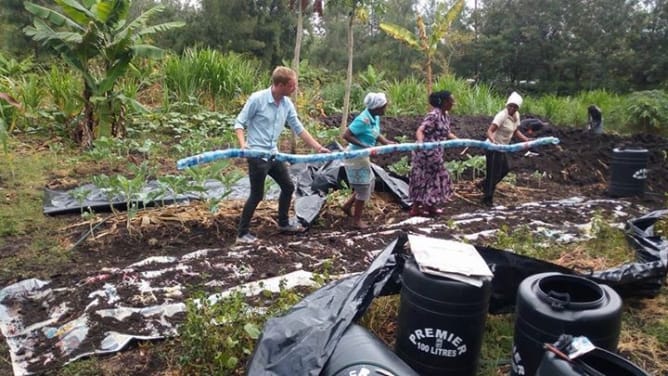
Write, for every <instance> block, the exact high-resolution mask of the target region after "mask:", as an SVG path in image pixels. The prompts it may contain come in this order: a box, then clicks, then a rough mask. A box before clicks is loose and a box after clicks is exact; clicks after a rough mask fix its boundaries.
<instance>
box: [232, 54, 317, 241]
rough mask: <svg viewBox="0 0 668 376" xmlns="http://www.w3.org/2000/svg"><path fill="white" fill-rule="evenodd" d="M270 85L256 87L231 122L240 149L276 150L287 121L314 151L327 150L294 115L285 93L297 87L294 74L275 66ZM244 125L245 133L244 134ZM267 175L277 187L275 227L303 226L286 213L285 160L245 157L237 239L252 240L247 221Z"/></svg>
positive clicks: (289, 191) (298, 228) (290, 184)
mask: <svg viewBox="0 0 668 376" xmlns="http://www.w3.org/2000/svg"><path fill="white" fill-rule="evenodd" d="M271 82H272V84H271V87H269V88H268V89H264V90H260V91H257V92H255V93H253V94H251V96H250V97H249V98H248V101H247V102H246V104H245V105H244V108H243V109H242V110H241V112H240V113H239V115H238V116H237V118H236V120H235V122H234V130H235V132H236V134H237V139H238V140H239V146H240V147H241V148H242V149H245V148H248V149H251V150H261V151H269V152H277V151H278V138H279V136H280V135H281V132H282V131H283V128H284V127H285V124H286V122H287V124H288V126H289V127H290V129H291V130H292V131H293V132H294V133H295V134H296V135H298V136H299V137H300V138H301V139H302V140H304V142H306V144H307V145H309V146H310V147H312V148H313V149H314V150H315V151H316V152H318V153H328V152H329V149H327V148H326V147H324V146H322V145H320V143H319V142H318V141H316V140H315V139H314V138H313V137H312V136H311V134H310V133H309V132H308V131H307V130H306V129H305V128H304V126H303V125H302V123H301V122H300V121H299V118H298V117H297V111H296V110H295V106H294V105H293V104H292V101H291V100H290V98H289V96H290V94H292V93H293V92H294V91H295V89H296V88H297V74H296V73H295V72H294V71H293V70H292V69H290V68H287V67H281V66H279V67H276V69H274V72H273V73H272V75H271ZM244 129H246V131H247V133H248V137H247V138H246V137H244V136H245V135H244ZM267 175H269V176H271V177H272V178H273V179H274V181H276V184H278V186H279V187H280V188H281V194H280V196H279V198H278V229H279V230H280V231H283V232H301V231H303V230H304V228H303V227H302V226H301V225H300V224H299V222H297V221H296V220H295V219H293V220H291V219H290V218H289V217H288V212H289V210H290V204H291V203H292V194H293V193H294V191H295V186H294V183H293V182H292V179H291V178H290V174H289V173H288V168H287V164H286V163H285V162H279V161H275V160H265V159H263V158H248V178H249V180H250V191H251V192H250V196H249V197H248V200H246V204H245V205H244V209H243V212H242V213H241V219H240V221H239V229H238V235H237V242H241V243H253V242H255V241H256V240H257V238H256V237H255V236H254V235H252V234H251V233H250V232H249V227H250V221H251V218H252V217H253V213H254V212H255V209H256V208H257V205H258V204H259V203H260V201H262V198H263V197H264V181H265V179H266V178H267Z"/></svg>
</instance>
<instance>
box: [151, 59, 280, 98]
mask: <svg viewBox="0 0 668 376" xmlns="http://www.w3.org/2000/svg"><path fill="white" fill-rule="evenodd" d="M164 71H165V79H164V80H165V85H166V87H167V89H168V91H169V93H170V94H171V95H172V97H173V100H175V101H177V102H189V101H191V99H192V98H195V99H197V100H198V101H203V102H206V103H207V104H209V105H210V106H212V107H213V108H214V109H215V108H216V107H217V106H218V105H223V106H225V105H229V104H232V103H236V102H238V101H235V98H236V97H238V96H247V95H248V94H250V93H251V92H253V91H254V90H256V89H258V88H261V87H265V86H269V79H268V77H266V79H262V75H261V74H260V65H259V63H258V62H257V61H256V60H253V59H249V58H247V57H245V56H241V55H239V54H236V53H232V52H231V53H227V54H222V53H220V52H218V51H216V50H212V49H204V50H196V49H193V50H187V51H185V52H184V53H183V55H182V56H172V57H170V58H168V59H167V60H166V61H165V65H164Z"/></svg>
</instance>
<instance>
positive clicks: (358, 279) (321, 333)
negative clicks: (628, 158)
mask: <svg viewBox="0 0 668 376" xmlns="http://www.w3.org/2000/svg"><path fill="white" fill-rule="evenodd" d="M666 215H668V211H667V210H661V211H657V212H653V213H650V214H648V215H645V216H643V217H641V218H638V219H634V220H630V221H629V222H628V224H627V227H626V232H627V236H628V239H629V241H630V242H631V244H632V245H633V246H634V247H635V249H636V252H637V257H638V259H639V260H638V261H637V262H635V263H631V264H625V265H622V266H620V267H618V268H612V269H608V270H604V271H600V272H591V273H586V274H583V273H578V272H576V271H574V270H571V269H568V268H565V267H562V266H559V265H556V264H552V263H549V262H546V261H541V260H537V259H533V258H530V257H525V256H520V255H517V254H514V253H512V252H508V251H503V250H498V249H493V248H487V247H476V249H477V250H478V252H479V253H480V254H481V255H482V257H483V258H484V259H485V261H486V262H487V264H488V266H489V267H490V269H491V270H492V272H493V273H494V278H493V279H492V296H491V299H490V305H489V313H491V314H498V313H507V312H512V311H513V310H514V306H515V301H516V298H517V288H518V287H519V284H520V282H522V280H523V279H524V278H526V277H528V276H530V275H533V274H538V273H544V272H559V273H565V274H577V275H581V276H584V277H586V278H590V279H591V280H593V281H595V282H597V283H603V284H607V285H609V286H611V287H612V288H614V289H615V290H616V291H617V292H619V293H620V295H621V296H622V297H624V298H628V297H649V296H655V295H656V294H658V293H659V290H660V288H661V286H662V285H663V283H664V281H665V278H666V259H667V258H668V243H667V242H666V239H664V238H661V237H658V236H656V235H655V234H654V231H653V226H654V224H655V223H656V221H657V220H658V219H660V218H663V217H665V216H666ZM407 242H408V237H407V235H406V234H402V235H401V236H399V237H398V238H397V239H395V240H394V241H393V242H392V243H391V244H389V245H388V246H387V247H386V248H385V249H384V250H383V251H382V252H381V253H380V254H379V255H378V256H377V257H376V259H375V260H374V261H373V263H372V264H371V265H370V266H369V268H368V269H367V270H366V271H364V272H363V273H361V274H359V275H356V276H351V277H347V278H344V279H342V280H338V281H335V282H332V283H330V284H328V285H326V286H325V287H323V288H321V289H319V290H317V291H315V292H314V293H312V294H311V295H309V296H307V297H306V298H304V299H303V300H302V301H301V302H299V303H298V304H297V305H295V306H294V307H292V308H291V309H290V310H289V311H288V312H287V313H286V314H284V315H283V316H280V317H275V318H272V319H270V320H269V321H267V323H266V324H265V326H264V329H263V332H262V336H261V337H260V339H259V340H258V343H257V345H256V348H255V351H254V353H253V356H252V358H251V360H250V362H249V365H248V368H247V369H248V371H247V374H248V375H250V376H255V375H276V376H282V375H313V376H316V375H319V374H320V372H321V370H322V369H323V367H324V366H325V364H326V363H327V360H328V359H329V356H330V355H331V354H332V352H333V350H334V348H335V347H336V344H337V343H338V341H339V339H340V338H341V336H342V335H343V333H344V332H345V330H346V329H347V328H348V326H349V325H350V324H351V323H352V322H353V321H355V320H356V319H357V318H359V317H360V316H362V315H363V314H364V312H365V311H366V310H367V308H368V307H369V305H370V304H371V302H372V301H373V299H374V298H375V297H377V296H382V295H392V294H397V293H398V292H399V291H400V289H401V281H400V275H401V271H402V269H403V265H404V261H405V258H406V257H409V256H408V252H407V247H406V245H407Z"/></svg>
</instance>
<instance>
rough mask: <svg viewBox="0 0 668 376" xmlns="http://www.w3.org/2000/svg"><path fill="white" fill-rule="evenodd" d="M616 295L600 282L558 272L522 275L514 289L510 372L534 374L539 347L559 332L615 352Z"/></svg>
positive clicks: (618, 302) (618, 305)
mask: <svg viewBox="0 0 668 376" xmlns="http://www.w3.org/2000/svg"><path fill="white" fill-rule="evenodd" d="M621 309H622V299H621V298H620V297H619V294H617V292H615V291H614V290H613V289H612V288H610V287H609V286H606V285H599V284H597V283H595V282H593V281H590V280H588V279H586V278H583V277H578V276H573V275H566V274H561V273H540V274H535V275H532V276H529V277H527V278H525V279H524V280H523V281H522V283H520V286H519V288H518V291H517V304H516V306H515V333H514V338H513V354H512V359H511V364H512V370H511V375H514V376H520V375H526V376H529V375H534V373H535V372H536V369H537V368H538V365H539V364H540V361H541V358H542V356H543V352H544V350H543V345H544V344H545V343H552V342H554V341H556V340H557V339H558V338H559V336H560V335H561V334H571V335H573V336H585V337H587V338H589V340H590V341H591V342H592V343H593V344H594V345H595V346H598V347H601V348H604V349H607V350H612V351H614V350H616V348H617V342H618V340H619V331H620V327H621V319H622V311H621Z"/></svg>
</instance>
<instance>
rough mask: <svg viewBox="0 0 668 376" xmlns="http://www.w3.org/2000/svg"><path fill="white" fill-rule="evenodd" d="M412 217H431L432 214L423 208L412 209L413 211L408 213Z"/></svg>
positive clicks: (414, 207)
mask: <svg viewBox="0 0 668 376" xmlns="http://www.w3.org/2000/svg"><path fill="white" fill-rule="evenodd" d="M408 214H409V215H410V216H411V217H431V212H430V211H429V210H427V209H425V208H423V207H416V206H413V207H411V211H410V212H409V213H408Z"/></svg>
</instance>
